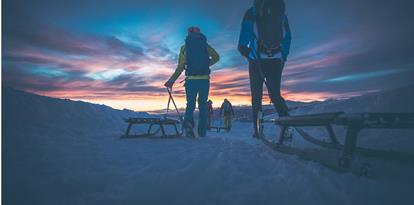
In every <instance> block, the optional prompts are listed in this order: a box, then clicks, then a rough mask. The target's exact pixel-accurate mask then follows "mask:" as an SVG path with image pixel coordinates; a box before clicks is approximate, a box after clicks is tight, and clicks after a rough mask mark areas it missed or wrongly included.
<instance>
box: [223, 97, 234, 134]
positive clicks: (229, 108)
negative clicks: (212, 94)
mask: <svg viewBox="0 0 414 205" xmlns="http://www.w3.org/2000/svg"><path fill="white" fill-rule="evenodd" d="M222 114H223V118H224V128H225V129H226V130H227V131H230V130H231V119H232V117H234V110H233V105H232V104H231V103H230V101H229V100H227V99H224V102H223V104H221V108H220V116H221V115H222Z"/></svg>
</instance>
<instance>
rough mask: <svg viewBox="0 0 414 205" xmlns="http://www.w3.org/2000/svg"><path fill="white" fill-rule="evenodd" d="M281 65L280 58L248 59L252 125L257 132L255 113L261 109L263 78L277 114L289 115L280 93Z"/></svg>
mask: <svg viewBox="0 0 414 205" xmlns="http://www.w3.org/2000/svg"><path fill="white" fill-rule="evenodd" d="M283 66H284V65H283V63H282V62H281V60H278V59H271V60H261V61H250V64H249V75H250V90H251V92H252V110H253V125H254V130H255V132H257V127H256V121H257V114H258V112H259V111H262V97H263V83H264V78H266V81H267V89H268V91H269V97H270V99H271V101H272V103H273V105H274V106H275V109H276V111H277V113H278V114H279V116H287V115H289V113H288V107H287V105H286V102H285V99H283V97H282V96H281V94H280V83H281V79H282V71H283ZM260 70H261V71H260Z"/></svg>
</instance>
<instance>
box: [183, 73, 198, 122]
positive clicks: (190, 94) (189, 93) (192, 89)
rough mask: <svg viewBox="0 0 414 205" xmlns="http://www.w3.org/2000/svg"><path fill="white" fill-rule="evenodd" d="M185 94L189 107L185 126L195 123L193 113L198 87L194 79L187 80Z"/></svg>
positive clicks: (186, 110)
mask: <svg viewBox="0 0 414 205" xmlns="http://www.w3.org/2000/svg"><path fill="white" fill-rule="evenodd" d="M185 95H186V99H187V107H186V109H185V116H184V126H189V125H193V124H194V119H193V113H194V110H195V106H196V97H197V87H196V84H195V82H194V80H187V81H186V82H185Z"/></svg>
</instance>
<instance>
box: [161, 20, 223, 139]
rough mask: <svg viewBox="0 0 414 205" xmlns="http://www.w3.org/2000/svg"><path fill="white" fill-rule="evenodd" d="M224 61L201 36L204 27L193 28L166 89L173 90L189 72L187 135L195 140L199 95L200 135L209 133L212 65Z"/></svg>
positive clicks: (186, 88) (186, 79) (186, 81)
mask: <svg viewBox="0 0 414 205" xmlns="http://www.w3.org/2000/svg"><path fill="white" fill-rule="evenodd" d="M219 59H220V56H219V55H218V53H217V52H216V51H215V50H214V49H213V48H212V47H211V46H210V45H209V44H208V43H207V38H206V37H205V36H204V35H203V34H202V33H201V31H200V28H198V27H190V28H189V29H188V35H187V38H186V40H185V45H184V46H182V47H181V49H180V55H179V59H178V66H177V69H176V70H175V72H174V74H173V75H172V76H171V78H170V79H169V80H168V81H167V82H166V83H165V86H166V87H168V88H172V87H173V85H174V83H175V81H176V80H177V79H178V77H179V76H180V75H181V73H182V72H183V71H184V70H185V75H186V78H185V93H186V100H187V107H186V111H185V116H184V128H185V135H186V136H187V137H194V136H195V135H194V130H193V129H194V119H193V114H194V110H195V107H196V99H197V96H198V109H199V119H198V129H197V132H198V135H199V136H201V137H204V136H206V134H207V117H208V113H207V100H208V95H209V90H210V72H211V70H210V66H212V65H214V64H215V63H217V62H218V61H219Z"/></svg>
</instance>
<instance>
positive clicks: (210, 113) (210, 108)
mask: <svg viewBox="0 0 414 205" xmlns="http://www.w3.org/2000/svg"><path fill="white" fill-rule="evenodd" d="M207 112H208V121H207V129H208V130H210V129H211V121H212V120H213V114H214V109H213V101H211V100H209V101H207Z"/></svg>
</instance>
